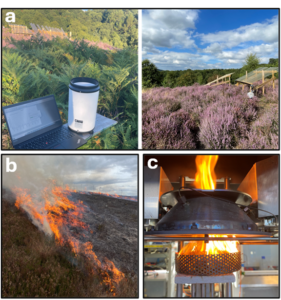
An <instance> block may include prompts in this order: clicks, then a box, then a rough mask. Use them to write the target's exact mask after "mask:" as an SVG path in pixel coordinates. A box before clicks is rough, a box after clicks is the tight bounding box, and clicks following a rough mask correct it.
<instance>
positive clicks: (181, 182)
mask: <svg viewBox="0 0 281 300" xmlns="http://www.w3.org/2000/svg"><path fill="white" fill-rule="evenodd" d="M184 186H185V182H184V176H180V189H184Z"/></svg>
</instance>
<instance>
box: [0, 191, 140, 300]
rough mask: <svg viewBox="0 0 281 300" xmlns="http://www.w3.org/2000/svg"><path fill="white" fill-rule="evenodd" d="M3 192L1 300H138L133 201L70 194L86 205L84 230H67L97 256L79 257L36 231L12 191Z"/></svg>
mask: <svg viewBox="0 0 281 300" xmlns="http://www.w3.org/2000/svg"><path fill="white" fill-rule="evenodd" d="M2 194H3V198H2V297H30V298H31V297H76V298H78V297H111V296H116V297H137V295H138V290H137V287H138V283H137V278H138V275H137V274H138V218H137V216H138V203H137V202H132V201H126V200H122V199H113V198H108V197H105V196H100V195H98V196H92V195H91V196H89V195H85V194H79V193H71V195H69V199H70V201H72V202H73V203H77V205H78V207H79V202H77V201H78V199H79V200H80V201H83V203H84V207H85V208H86V210H85V211H84V214H83V223H85V224H86V226H87V228H88V229H87V231H85V230H83V228H82V227H79V226H75V223H73V222H72V224H69V226H68V229H67V227H65V230H66V229H67V232H69V233H71V235H72V237H73V238H78V239H79V242H81V243H86V244H87V243H92V245H93V251H94V252H95V256H93V254H92V256H89V254H90V253H89V252H88V251H89V250H87V251H86V249H85V251H86V252H85V253H84V254H82V253H81V254H79V255H78V256H77V255H73V253H72V251H71V248H70V246H69V247H68V246H67V244H58V243H57V242H55V240H54V238H51V237H49V236H46V235H45V234H44V233H43V232H42V231H39V230H38V228H37V227H36V226H34V225H33V224H32V222H31V220H30V219H29V218H28V217H27V214H26V213H25V212H24V211H23V210H22V209H20V210H18V209H17V208H16V207H15V206H14V204H12V203H14V199H13V195H12V194H11V193H7V192H5V191H4V193H2ZM65 214H71V211H65ZM70 220H71V219H70ZM76 222H77V221H76ZM65 233H66V232H65ZM86 240H87V242H86ZM91 257H92V259H91ZM93 259H94V260H93ZM95 261H97V262H98V261H100V262H102V265H100V267H98V266H99V264H98V265H97V264H96V262H95ZM113 266H115V267H113ZM105 267H106V268H108V269H107V271H105V270H106V269H104V268H105ZM116 268H117V269H118V270H116ZM116 272H117V273H118V272H121V273H120V274H121V275H122V274H123V275H122V276H121V275H119V277H120V280H118V281H117V279H116V274H117V273H116ZM114 278H115V279H114Z"/></svg>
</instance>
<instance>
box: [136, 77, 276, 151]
mask: <svg viewBox="0 0 281 300" xmlns="http://www.w3.org/2000/svg"><path fill="white" fill-rule="evenodd" d="M248 92H249V88H248V87H246V88H245V89H244V90H242V87H241V86H234V85H230V86H228V85H227V84H224V85H219V86H216V87H210V86H202V85H201V86H200V85H199V84H194V85H193V86H188V87H177V88H173V89H171V88H168V87H166V88H165V87H160V88H152V89H147V90H145V91H143V95H142V108H143V114H142V116H143V117H142V128H143V134H142V145H143V148H144V149H182V150H185V149H212V150H213V149H278V136H279V122H278V120H279V117H278V111H279V109H278V105H279V101H278V93H279V85H278V80H276V84H275V88H274V89H273V88H272V85H269V86H266V88H265V95H264V96H262V95H261V91H260V90H259V91H258V93H257V94H256V95H255V97H253V98H252V99H249V98H248V96H247V93H248Z"/></svg>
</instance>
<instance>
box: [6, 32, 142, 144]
mask: <svg viewBox="0 0 281 300" xmlns="http://www.w3.org/2000/svg"><path fill="white" fill-rule="evenodd" d="M9 44H12V45H13V47H12V48H8V47H3V48H2V105H3V106H5V105H10V104H15V103H18V102H22V101H26V100H30V99H35V98H39V97H43V96H46V95H50V94H54V95H55V99H56V102H57V105H58V108H59V111H60V114H61V118H62V121H63V123H66V122H67V120H68V116H67V115H68V85H69V82H70V80H71V79H72V78H74V77H90V78H95V79H97V80H98V81H99V84H100V87H101V88H100V94H99V102H98V113H100V114H101V115H103V116H105V117H107V118H110V119H114V120H116V121H117V122H118V124H117V125H115V126H114V127H112V128H109V129H107V130H104V131H103V132H101V133H100V134H99V135H97V136H94V137H93V138H91V139H90V140H89V141H88V143H87V144H85V145H84V146H82V147H81V149H136V148H137V135H138V133H137V111H138V93H137V87H138V83H137V79H138V73H137V72H138V66H137V63H138V60H137V50H136V49H132V48H126V49H122V50H118V51H116V50H113V51H108V50H104V49H100V48H98V47H97V46H96V45H95V42H91V43H89V42H87V41H84V40H81V41H78V40H74V41H72V40H69V39H67V38H63V39H62V38H59V37H56V38H52V39H46V38H44V37H43V36H41V35H36V36H32V37H31V38H28V39H26V40H15V39H13V40H11V41H10V42H9ZM2 147H3V148H4V149H12V145H11V140H10V137H9V133H8V129H7V125H6V123H5V120H4V117H3V115H2Z"/></svg>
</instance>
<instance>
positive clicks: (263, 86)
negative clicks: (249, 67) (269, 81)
mask: <svg viewBox="0 0 281 300" xmlns="http://www.w3.org/2000/svg"><path fill="white" fill-rule="evenodd" d="M262 83H264V70H262ZM262 95H264V85H263V87H262Z"/></svg>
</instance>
